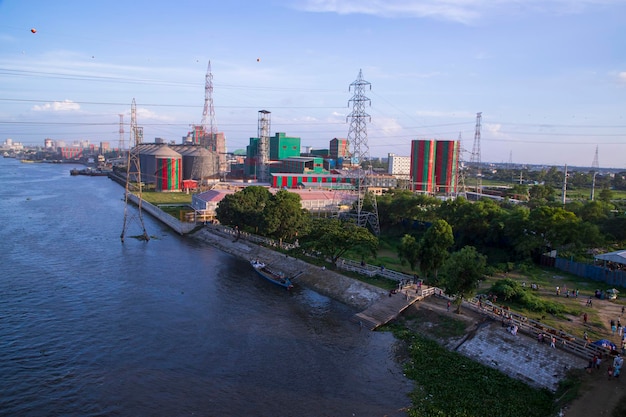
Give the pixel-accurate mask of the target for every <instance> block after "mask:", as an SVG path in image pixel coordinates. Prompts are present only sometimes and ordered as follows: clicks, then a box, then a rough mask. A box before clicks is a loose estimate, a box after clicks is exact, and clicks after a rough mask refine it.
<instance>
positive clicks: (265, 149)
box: [256, 110, 272, 182]
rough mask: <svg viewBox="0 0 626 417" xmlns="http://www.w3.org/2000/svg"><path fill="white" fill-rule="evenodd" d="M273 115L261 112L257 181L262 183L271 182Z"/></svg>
mask: <svg viewBox="0 0 626 417" xmlns="http://www.w3.org/2000/svg"><path fill="white" fill-rule="evenodd" d="M271 115H272V113H271V112H269V111H267V110H260V111H259V126H258V127H259V132H258V137H259V141H258V146H257V156H256V158H257V159H256V179H257V181H260V182H269V161H270V126H271Z"/></svg>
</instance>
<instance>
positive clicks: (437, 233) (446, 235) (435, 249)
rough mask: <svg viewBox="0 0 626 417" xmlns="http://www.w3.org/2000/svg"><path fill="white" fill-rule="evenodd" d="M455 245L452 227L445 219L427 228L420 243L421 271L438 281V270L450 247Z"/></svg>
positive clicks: (431, 280)
mask: <svg viewBox="0 0 626 417" xmlns="http://www.w3.org/2000/svg"><path fill="white" fill-rule="evenodd" d="M452 245H454V235H453V234H452V227H450V225H449V224H448V222H446V221H445V220H437V221H435V222H434V223H433V224H432V226H430V227H429V228H428V230H426V233H424V236H423V237H422V239H421V241H420V243H419V249H418V254H419V265H420V271H421V272H422V274H424V275H425V276H426V277H427V278H428V277H429V276H430V275H431V274H432V279H429V282H431V283H434V284H436V283H437V272H438V270H439V268H440V267H441V265H443V263H444V261H445V260H446V258H447V257H448V249H450V247H452Z"/></svg>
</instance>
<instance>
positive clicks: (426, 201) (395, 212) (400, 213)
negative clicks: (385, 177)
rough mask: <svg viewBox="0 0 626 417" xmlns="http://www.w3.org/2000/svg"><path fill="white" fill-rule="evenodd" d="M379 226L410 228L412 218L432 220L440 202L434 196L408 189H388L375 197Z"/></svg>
mask: <svg viewBox="0 0 626 417" xmlns="http://www.w3.org/2000/svg"><path fill="white" fill-rule="evenodd" d="M376 201H377V203H378V213H379V216H380V224H381V228H382V227H385V228H387V229H389V228H391V227H395V226H402V227H403V228H404V229H408V228H410V226H411V224H412V222H413V221H414V220H419V221H433V220H435V219H436V213H435V208H436V207H438V206H439V204H440V202H439V200H437V199H436V198H434V197H431V196H428V195H425V194H417V193H414V192H412V191H409V190H390V191H389V192H386V193H384V194H383V195H382V196H381V197H379V198H377V200H376Z"/></svg>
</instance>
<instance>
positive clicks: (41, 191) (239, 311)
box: [0, 158, 412, 417]
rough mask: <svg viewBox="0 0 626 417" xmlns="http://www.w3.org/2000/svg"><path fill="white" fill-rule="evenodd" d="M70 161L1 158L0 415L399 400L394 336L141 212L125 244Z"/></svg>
mask: <svg viewBox="0 0 626 417" xmlns="http://www.w3.org/2000/svg"><path fill="white" fill-rule="evenodd" d="M76 167H77V166H75V165H66V164H43V163H42V164H39V163H34V164H33V163H30V164H27V163H20V161H18V160H15V159H10V158H2V159H0V195H1V196H2V198H0V224H1V228H0V242H1V243H0V265H1V268H2V273H1V274H0V416H171V417H174V416H268V417H277V416H303V417H306V416H311V417H321V416H329V417H343V416H348V417H352V416H372V417H375V416H381V417H382V416H404V415H406V414H405V412H403V411H402V409H403V408H404V407H407V406H408V405H409V404H410V399H409V396H408V395H409V392H410V391H411V389H412V384H411V382H410V381H408V380H407V379H406V378H405V377H404V376H403V374H402V368H401V364H400V363H399V361H398V358H397V357H398V356H399V354H398V351H400V350H401V348H400V347H401V344H400V342H397V341H396V340H395V339H394V338H393V336H392V335H390V334H389V333H384V332H369V331H361V330H360V329H359V327H358V326H356V325H355V324H354V323H351V322H350V321H349V320H348V319H349V317H350V316H351V315H352V314H354V313H355V311H353V310H351V309H350V308H349V307H347V306H346V305H344V304H341V303H339V302H336V301H333V300H331V299H329V298H327V297H324V296H322V295H319V294H317V293H316V292H314V291H312V290H309V289H307V288H303V287H300V286H296V288H295V289H294V290H293V291H291V292H287V291H285V290H284V289H282V288H280V287H277V286H274V285H272V284H271V283H268V282H266V281H264V280H262V279H260V278H259V277H258V276H257V275H256V274H255V273H254V271H253V270H252V269H251V268H250V266H249V265H248V263H247V262H245V261H242V260H240V259H237V258H235V257H233V256H231V255H229V254H226V253H224V252H221V251H219V250H217V249H215V248H213V247H211V246H206V245H205V244H201V243H199V242H197V241H194V240H193V239H189V238H185V237H181V236H178V235H177V234H175V233H173V232H172V231H170V230H169V229H168V228H167V227H166V226H164V225H162V224H161V223H159V222H157V221H156V220H154V219H153V218H151V217H150V216H149V215H145V216H144V221H145V225H146V229H147V231H148V234H149V235H150V236H152V239H151V240H150V241H149V242H143V241H139V240H136V239H133V238H129V237H128V236H129V235H132V233H130V234H127V237H126V239H125V242H124V243H122V242H121V240H120V233H121V231H122V226H123V216H124V201H123V191H124V190H123V188H122V187H120V186H119V185H118V184H116V183H114V182H113V181H111V180H109V179H108V178H106V177H87V176H70V174H69V171H70V169H72V168H76ZM129 210H131V212H133V210H136V209H135V208H134V207H131V208H130V209H129ZM135 212H136V211H135Z"/></svg>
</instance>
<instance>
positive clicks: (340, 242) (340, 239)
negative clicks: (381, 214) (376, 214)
mask: <svg viewBox="0 0 626 417" xmlns="http://www.w3.org/2000/svg"><path fill="white" fill-rule="evenodd" d="M300 247H301V249H302V250H305V251H313V252H319V254H320V255H321V256H323V257H324V258H328V259H330V261H331V263H332V264H333V265H334V264H335V263H336V262H337V260H338V259H339V258H340V257H342V256H343V255H345V253H346V252H348V251H356V252H357V253H360V254H368V255H376V250H377V249H378V238H377V237H376V236H374V235H373V234H372V233H371V232H370V231H369V230H367V229H366V228H364V227H359V226H357V225H356V224H354V222H352V221H344V220H340V219H336V218H331V219H324V218H313V219H312V221H311V230H310V232H309V233H308V234H307V235H306V236H303V237H302V238H300Z"/></svg>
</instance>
